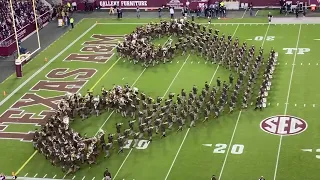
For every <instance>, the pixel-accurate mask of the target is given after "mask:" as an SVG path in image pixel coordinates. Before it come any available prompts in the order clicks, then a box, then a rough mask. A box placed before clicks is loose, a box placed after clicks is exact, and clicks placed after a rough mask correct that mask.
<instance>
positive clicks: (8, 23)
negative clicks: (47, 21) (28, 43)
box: [0, 0, 50, 41]
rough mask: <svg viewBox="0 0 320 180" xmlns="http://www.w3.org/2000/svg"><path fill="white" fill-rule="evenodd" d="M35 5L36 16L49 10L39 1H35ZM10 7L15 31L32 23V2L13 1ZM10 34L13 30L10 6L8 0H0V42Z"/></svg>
mask: <svg viewBox="0 0 320 180" xmlns="http://www.w3.org/2000/svg"><path fill="white" fill-rule="evenodd" d="M35 4H36V13H37V15H38V16H40V15H42V14H44V13H45V12H47V11H49V10H50V7H49V6H46V5H45V4H43V3H42V2H41V1H39V0H36V1H35ZM12 7H13V10H14V15H15V25H16V27H17V31H18V30H19V29H21V28H22V27H24V26H26V25H27V24H29V23H30V22H33V21H34V13H33V6H32V1H20V0H13V1H12ZM11 34H14V29H13V20H12V15H11V8H10V4H9V1H8V0H0V41H2V40H3V39H6V38H7V37H9V36H10V35H11Z"/></svg>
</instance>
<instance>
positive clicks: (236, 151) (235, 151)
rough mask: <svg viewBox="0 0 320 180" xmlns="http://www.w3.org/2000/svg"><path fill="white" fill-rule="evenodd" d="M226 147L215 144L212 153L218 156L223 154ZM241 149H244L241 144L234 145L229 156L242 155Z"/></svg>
mask: <svg viewBox="0 0 320 180" xmlns="http://www.w3.org/2000/svg"><path fill="white" fill-rule="evenodd" d="M227 147H228V145H226V144H216V146H215V148H214V150H213V153H219V154H223V153H225V152H226V149H227ZM243 149H244V145H243V144H234V145H233V146H232V147H231V151H230V152H231V154H242V153H243Z"/></svg>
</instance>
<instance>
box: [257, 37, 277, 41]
mask: <svg viewBox="0 0 320 180" xmlns="http://www.w3.org/2000/svg"><path fill="white" fill-rule="evenodd" d="M263 39H264V37H263V36H256V37H255V38H254V40H255V41H263ZM274 39H275V36H266V39H265V40H266V41H273V40H274Z"/></svg>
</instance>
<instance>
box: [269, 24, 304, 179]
mask: <svg viewBox="0 0 320 180" xmlns="http://www.w3.org/2000/svg"><path fill="white" fill-rule="evenodd" d="M301 27H302V25H301V24H300V27H299V32H298V37H297V44H296V48H298V46H299V41H300V34H301ZM296 58H297V51H295V53H294V57H293V64H295V62H296ZM294 67H295V66H292V69H291V75H290V80H289V85H288V86H289V87H288V94H287V100H286V101H287V102H286V103H285V108H284V115H286V114H287V110H288V104H289V98H290V92H291V84H292V79H293V73H294ZM282 139H283V135H280V140H279V146H278V153H277V160H276V166H275V169H274V176H273V179H274V180H276V178H277V172H278V165H279V158H280V152H281V146H282Z"/></svg>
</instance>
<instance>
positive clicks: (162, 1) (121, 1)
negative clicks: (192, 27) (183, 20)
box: [96, 0, 187, 9]
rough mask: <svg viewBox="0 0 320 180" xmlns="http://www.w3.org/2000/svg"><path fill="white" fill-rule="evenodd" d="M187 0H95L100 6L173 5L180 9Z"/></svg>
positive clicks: (147, 6)
mask: <svg viewBox="0 0 320 180" xmlns="http://www.w3.org/2000/svg"><path fill="white" fill-rule="evenodd" d="M186 1H187V0H156V1H154V0H142V1H139V0H138V1H127V0H110V1H106V0H97V1H96V2H97V4H99V5H100V6H101V8H110V7H113V6H118V7H121V8H123V9H135V8H137V7H138V6H139V8H142V9H143V8H159V7H163V6H166V7H169V6H171V7H175V8H177V9H181V8H182V7H183V6H185V5H186Z"/></svg>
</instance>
